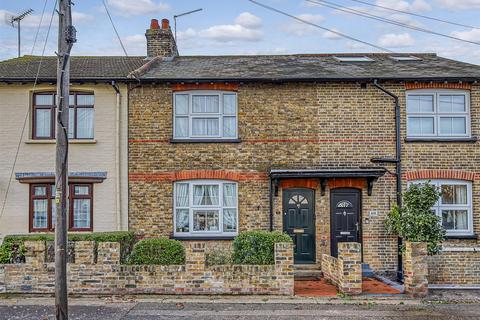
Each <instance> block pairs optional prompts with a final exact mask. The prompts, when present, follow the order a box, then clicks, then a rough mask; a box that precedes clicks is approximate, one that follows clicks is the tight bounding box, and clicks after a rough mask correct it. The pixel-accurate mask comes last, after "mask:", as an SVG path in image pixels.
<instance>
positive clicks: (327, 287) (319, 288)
mask: <svg viewBox="0 0 480 320" xmlns="http://www.w3.org/2000/svg"><path fill="white" fill-rule="evenodd" d="M295 295H296V296H302V297H335V296H336V295H337V287H335V286H334V285H332V284H330V283H328V282H327V281H326V280H325V279H324V278H322V279H320V280H300V281H295Z"/></svg>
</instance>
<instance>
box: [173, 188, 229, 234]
mask: <svg viewBox="0 0 480 320" xmlns="http://www.w3.org/2000/svg"><path fill="white" fill-rule="evenodd" d="M174 193H175V194H174V207H175V217H174V228H175V232H174V234H175V235H176V236H225V235H236V234H237V221H238V215H237V214H238V205H237V184H236V183H235V182H231V181H218V180H193V181H182V182H177V183H175V192H174Z"/></svg>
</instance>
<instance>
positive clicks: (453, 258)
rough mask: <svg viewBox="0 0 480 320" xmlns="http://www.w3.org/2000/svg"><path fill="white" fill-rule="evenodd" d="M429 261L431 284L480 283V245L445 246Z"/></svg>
mask: <svg viewBox="0 0 480 320" xmlns="http://www.w3.org/2000/svg"><path fill="white" fill-rule="evenodd" d="M427 261H428V269H429V273H428V281H429V283H430V284H442V285H445V284H446V285H464V286H468V285H477V286H478V285H480V247H444V248H443V249H442V251H441V252H440V253H439V254H438V255H435V256H429V257H428V260H427Z"/></svg>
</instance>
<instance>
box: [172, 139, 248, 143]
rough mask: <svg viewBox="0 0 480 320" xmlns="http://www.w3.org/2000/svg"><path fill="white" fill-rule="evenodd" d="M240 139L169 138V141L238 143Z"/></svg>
mask: <svg viewBox="0 0 480 320" xmlns="http://www.w3.org/2000/svg"><path fill="white" fill-rule="evenodd" d="M240 142H242V140H240V139H170V143H240Z"/></svg>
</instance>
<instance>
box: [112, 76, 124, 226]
mask: <svg viewBox="0 0 480 320" xmlns="http://www.w3.org/2000/svg"><path fill="white" fill-rule="evenodd" d="M111 86H112V88H113V90H115V95H116V106H115V171H116V179H115V213H116V217H117V219H116V220H117V221H116V222H117V230H118V231H121V230H123V224H122V214H121V212H122V202H121V170H122V169H121V168H120V107H121V95H120V88H119V87H118V85H117V84H116V82H115V81H112V83H111Z"/></svg>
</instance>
